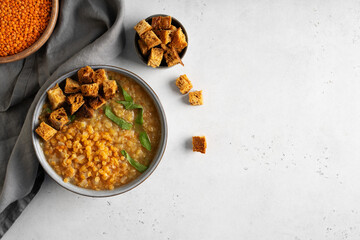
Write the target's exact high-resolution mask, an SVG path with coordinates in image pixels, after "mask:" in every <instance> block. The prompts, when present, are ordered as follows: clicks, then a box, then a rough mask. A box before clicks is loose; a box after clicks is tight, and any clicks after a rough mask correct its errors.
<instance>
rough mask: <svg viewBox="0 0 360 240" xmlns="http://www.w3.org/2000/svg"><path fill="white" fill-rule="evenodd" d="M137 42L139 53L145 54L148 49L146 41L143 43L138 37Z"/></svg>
mask: <svg viewBox="0 0 360 240" xmlns="http://www.w3.org/2000/svg"><path fill="white" fill-rule="evenodd" d="M138 44H139V48H140V51H141V54H142V55H146V54H147V52H148V51H149V48H148V46H147V45H146V43H145V42H144V41H143V40H142V39H139V40H138Z"/></svg>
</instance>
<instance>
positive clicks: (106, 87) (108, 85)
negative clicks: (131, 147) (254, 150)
mask: <svg viewBox="0 0 360 240" xmlns="http://www.w3.org/2000/svg"><path fill="white" fill-rule="evenodd" d="M117 89H118V86H117V84H116V81H115V80H107V81H104V82H103V91H104V97H105V99H106V100H108V99H110V98H112V97H114V95H115V93H116V91H117Z"/></svg>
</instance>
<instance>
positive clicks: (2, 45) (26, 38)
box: [0, 0, 59, 63]
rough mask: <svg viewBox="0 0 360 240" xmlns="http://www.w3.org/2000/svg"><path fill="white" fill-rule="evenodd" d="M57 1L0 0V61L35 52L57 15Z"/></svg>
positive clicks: (40, 45)
mask: <svg viewBox="0 0 360 240" xmlns="http://www.w3.org/2000/svg"><path fill="white" fill-rule="evenodd" d="M58 11H59V2H58V0H26V1H17V0H16V1H15V0H1V1H0V63H8V62H14V61H17V60H20V59H23V58H26V57H27V56H29V55H31V54H33V53H35V52H36V51H37V50H39V48H41V47H42V46H43V45H44V44H45V42H46V41H47V40H48V39H49V37H50V35H51V33H52V32H53V30H54V27H55V24H56V20H57V17H58Z"/></svg>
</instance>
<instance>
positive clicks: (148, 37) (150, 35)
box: [140, 30, 161, 49]
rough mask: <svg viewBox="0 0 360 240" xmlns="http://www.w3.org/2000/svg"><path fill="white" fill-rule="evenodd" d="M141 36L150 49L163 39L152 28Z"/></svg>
mask: <svg viewBox="0 0 360 240" xmlns="http://www.w3.org/2000/svg"><path fill="white" fill-rule="evenodd" d="M140 38H141V39H142V40H143V41H144V42H145V44H146V45H147V47H148V49H150V48H153V47H155V46H157V45H159V44H161V40H160V39H159V38H158V37H157V36H156V34H155V33H154V31H152V30H150V31H147V32H145V33H144V34H142V35H141V36H140Z"/></svg>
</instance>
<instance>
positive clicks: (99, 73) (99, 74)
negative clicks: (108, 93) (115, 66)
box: [93, 69, 108, 86]
mask: <svg viewBox="0 0 360 240" xmlns="http://www.w3.org/2000/svg"><path fill="white" fill-rule="evenodd" d="M105 80H108V77H107V75H106V71H105V69H98V70H96V71H95V75H94V78H93V82H94V83H97V84H99V86H102V83H103V82H104V81H105Z"/></svg>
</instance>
